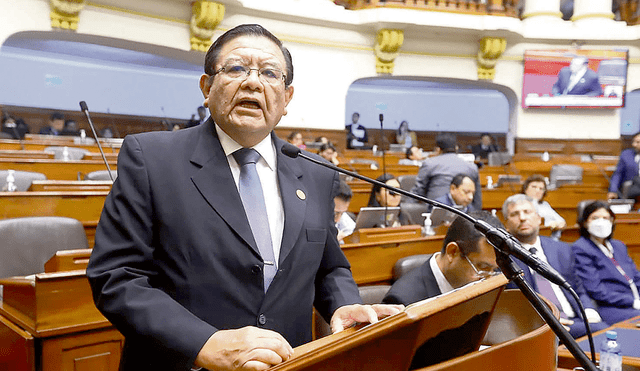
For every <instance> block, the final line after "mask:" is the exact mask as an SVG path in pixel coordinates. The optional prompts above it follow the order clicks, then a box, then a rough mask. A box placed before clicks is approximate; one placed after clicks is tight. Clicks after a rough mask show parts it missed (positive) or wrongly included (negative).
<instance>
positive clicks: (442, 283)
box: [429, 252, 453, 294]
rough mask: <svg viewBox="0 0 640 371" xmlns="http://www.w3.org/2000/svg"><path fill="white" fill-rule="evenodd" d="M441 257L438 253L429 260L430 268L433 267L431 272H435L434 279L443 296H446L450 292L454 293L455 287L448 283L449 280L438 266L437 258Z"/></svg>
mask: <svg viewBox="0 0 640 371" xmlns="http://www.w3.org/2000/svg"><path fill="white" fill-rule="evenodd" d="M438 256H440V253H439V252H437V253H435V254H433V256H431V259H429V266H430V267H431V271H432V272H433V277H435V279H436V283H437V284H438V288H439V289H440V292H441V293H442V294H445V293H447V292H449V291H453V286H451V284H450V283H449V281H447V278H446V277H445V276H444V274H443V273H442V271H441V270H440V267H439V266H438V262H437V261H436V258H437V257H438Z"/></svg>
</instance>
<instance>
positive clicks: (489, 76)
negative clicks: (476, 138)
mask: <svg viewBox="0 0 640 371" xmlns="http://www.w3.org/2000/svg"><path fill="white" fill-rule="evenodd" d="M506 47H507V40H506V39H504V38H501V37H483V38H482V40H480V47H479V48H478V79H479V80H493V78H494V77H495V76H496V69H495V68H496V63H497V62H498V58H500V56H501V55H502V53H503V52H504V50H505V48H506Z"/></svg>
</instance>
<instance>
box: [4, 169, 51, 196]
mask: <svg viewBox="0 0 640 371" xmlns="http://www.w3.org/2000/svg"><path fill="white" fill-rule="evenodd" d="M7 175H9V170H0V189H2V188H4V186H5V185H6V183H7ZM13 178H14V179H15V181H14V183H13V184H15V185H16V191H17V192H25V191H28V190H29V187H31V183H32V182H33V181H34V180H47V176H46V175H44V174H42V173H36V172H33V171H18V170H16V171H14V172H13Z"/></svg>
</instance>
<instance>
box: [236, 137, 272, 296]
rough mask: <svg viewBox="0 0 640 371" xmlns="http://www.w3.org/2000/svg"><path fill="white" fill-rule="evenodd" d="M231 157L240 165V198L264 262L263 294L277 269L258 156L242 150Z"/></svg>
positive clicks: (251, 151) (252, 151) (248, 150)
mask: <svg viewBox="0 0 640 371" xmlns="http://www.w3.org/2000/svg"><path fill="white" fill-rule="evenodd" d="M233 157H234V158H235V159H236V161H237V162H238V165H240V184H239V188H240V198H241V199H242V204H243V205H244V211H245V213H246V214H247V219H248V220H249V226H250V227H251V232H253V239H254V240H255V241H256V244H257V245H258V250H259V251H260V255H261V256H262V260H263V261H264V267H263V273H264V292H267V289H268V288H269V285H270V284H271V281H273V277H274V276H275V275H276V272H277V270H278V269H277V267H276V261H275V256H274V254H273V246H272V245H271V231H270V230H269V219H268V218H267V207H266V206H265V202H264V194H263V193H262V185H261V184H260V178H259V177H258V171H257V170H256V162H258V160H260V154H259V153H258V152H257V151H256V150H255V149H253V148H242V149H239V150H237V151H235V152H234V153H233Z"/></svg>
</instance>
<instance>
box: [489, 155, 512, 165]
mask: <svg viewBox="0 0 640 371" xmlns="http://www.w3.org/2000/svg"><path fill="white" fill-rule="evenodd" d="M487 156H488V157H487V159H488V165H489V166H502V165H506V164H508V163H509V162H511V154H510V153H509V152H489V154H488V155H487Z"/></svg>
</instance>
